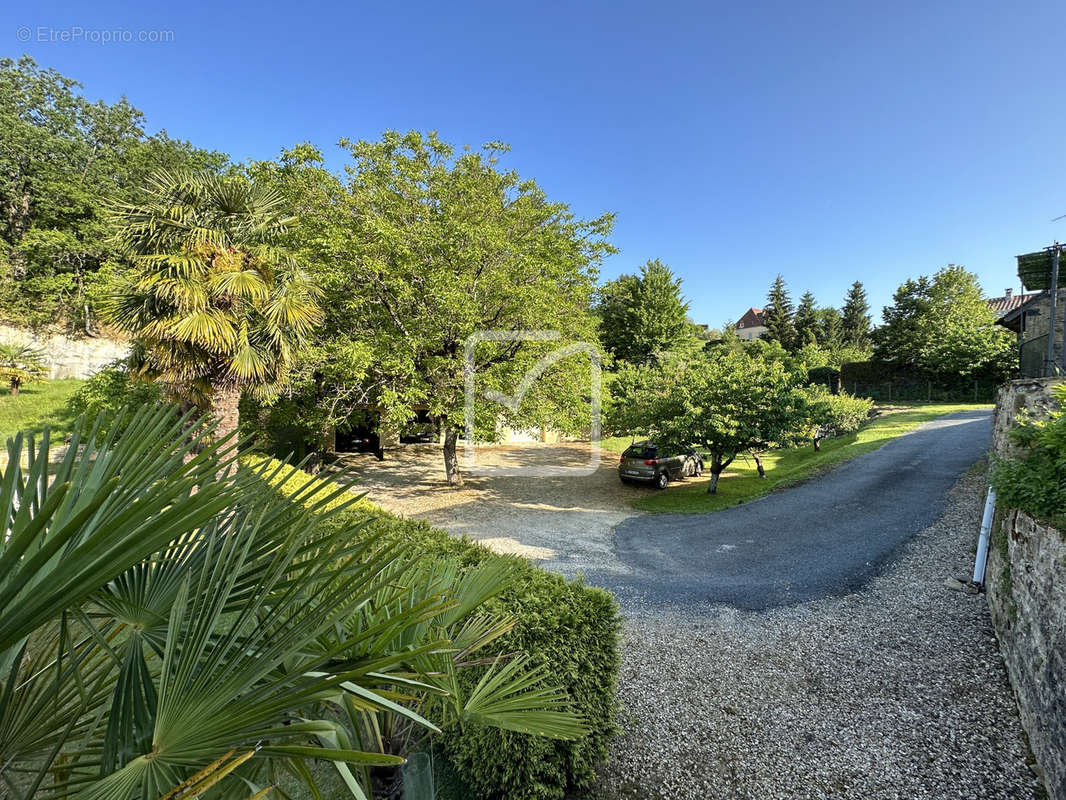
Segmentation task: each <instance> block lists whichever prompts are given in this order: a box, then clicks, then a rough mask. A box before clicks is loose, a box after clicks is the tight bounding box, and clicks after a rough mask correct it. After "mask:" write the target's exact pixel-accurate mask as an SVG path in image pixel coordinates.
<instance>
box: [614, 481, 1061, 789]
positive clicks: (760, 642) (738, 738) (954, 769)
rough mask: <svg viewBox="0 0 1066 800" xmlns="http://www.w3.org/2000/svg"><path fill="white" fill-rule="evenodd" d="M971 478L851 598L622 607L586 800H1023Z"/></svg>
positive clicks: (1012, 712)
mask: <svg viewBox="0 0 1066 800" xmlns="http://www.w3.org/2000/svg"><path fill="white" fill-rule="evenodd" d="M982 486H983V484H982V476H981V475H980V474H978V473H976V472H971V473H969V474H967V475H966V476H964V477H963V478H962V479H961V480H960V481H959V482H958V483H957V484H956V485H955V487H954V488H953V489H952V491H951V493H950V495H949V503H948V506H947V510H946V512H945V513H944V514H943V516H942V517H941V518H940V519H939V520H938V521H937V522H936V523H935V524H934V525H932V526H931V527H929V528H926V529H925V530H924V531H922V532H921V533H919V534H918V535H917V536H916V537H915V538H914V539H913V540H912V541H911V542H910V543H909V544H908V545H907V546H906V547H905V549H904V551H903V554H902V556H901V557H900V559H899V560H897V561H895V562H894V563H893V564H892V565H891V566H890V567H888V568H887V570H886V571H885V572H884V573H883V574H882V575H881V576H880V577H877V578H875V579H874V580H873V581H872V582H871V583H870V584H868V585H867V587H866V588H865V589H864V590H863V591H861V592H859V593H856V594H851V595H847V596H844V597H837V598H830V599H825V600H818V601H813V602H809V603H805V604H802V605H799V606H794V607H790V608H779V609H775V610H771V611H766V612H762V613H752V612H742V611H737V610H735V609H732V608H729V607H724V606H711V607H703V608H700V607H693V606H686V607H684V608H680V607H645V608H629V609H626V613H627V616H628V622H627V627H626V642H625V649H624V659H625V663H624V667H623V674H622V678H621V700H622V703H623V705H624V708H625V716H624V718H623V719H624V721H623V728H624V732H623V734H622V735H621V736H620V737H619V738H618V740H617V741H616V744H615V746H614V749H613V754H612V759H611V763H610V764H609V765H608V766H607V767H606V768H605V771H604V774H603V778H602V785H601V787H600V788H599V790H598V792H597V797H598V798H600V800H621V798H686V800H687V799H691V800H711V798H716V799H717V798H886V799H887V798H1012V799H1023V798H1036V797H1042V796H1043V795H1042V789H1041V788H1040V785H1039V782H1038V781H1037V779H1036V778H1035V777H1034V774H1033V773H1032V771H1031V770H1030V769H1029V767H1028V766H1027V763H1026V758H1027V755H1028V750H1027V747H1026V745H1025V742H1024V739H1023V733H1022V730H1021V726H1020V722H1019V720H1018V713H1017V710H1016V708H1015V704H1014V701H1013V698H1012V696H1011V692H1010V687H1009V685H1008V683H1007V677H1006V672H1005V670H1004V668H1003V665H1002V662H1001V660H1000V657H999V653H998V651H997V649H996V642H995V637H994V634H993V631H992V626H991V621H990V620H989V617H988V611H987V608H986V605H985V599H984V597H982V596H971V595H967V594H963V593H960V592H956V591H952V590H950V589H948V588H947V587H946V586H945V585H944V581H945V579H946V578H949V577H956V576H966V575H968V574H969V571H970V570H971V569H972V553H973V548H974V541H975V539H976V532H977V527H978V524H979V518H980V504H981V501H982V497H981V489H982Z"/></svg>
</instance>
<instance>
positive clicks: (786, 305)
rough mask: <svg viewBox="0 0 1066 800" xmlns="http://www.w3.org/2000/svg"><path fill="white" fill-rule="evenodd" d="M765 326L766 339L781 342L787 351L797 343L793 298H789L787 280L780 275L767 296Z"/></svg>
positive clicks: (764, 313) (764, 336) (764, 316)
mask: <svg viewBox="0 0 1066 800" xmlns="http://www.w3.org/2000/svg"><path fill="white" fill-rule="evenodd" d="M762 313H763V324H764V325H765V326H766V332H765V333H764V334H763V338H764V339H769V340H770V341H774V342H780V344H781V346H782V347H784V348H785V349H786V350H787V349H790V348H791V347H792V346H793V344H794V343H795V341H796V327H795V323H794V321H793V306H792V298H791V297H790V296H789V293H788V287H787V286H786V285H785V279H784V278H783V277H782V276H780V275H778V276H777V277H776V278H775V279H774V282H773V283H772V284H771V285H770V291H769V292H768V293H767V295H766V307H765V308H764V309H763V312H762Z"/></svg>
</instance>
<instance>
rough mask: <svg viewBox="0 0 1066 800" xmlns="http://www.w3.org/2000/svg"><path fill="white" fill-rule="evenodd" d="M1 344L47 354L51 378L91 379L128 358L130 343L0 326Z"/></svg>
mask: <svg viewBox="0 0 1066 800" xmlns="http://www.w3.org/2000/svg"><path fill="white" fill-rule="evenodd" d="M0 344H18V345H29V346H31V347H35V348H37V349H38V350H40V351H42V352H43V353H44V360H45V364H46V365H47V367H48V377H49V378H53V379H55V378H88V377H90V376H92V375H94V374H95V373H97V372H99V371H100V370H101V369H103V368H104V367H106V366H107V365H108V364H110V363H111V362H113V361H117V360H118V359H120V358H125V357H126V356H127V355H128V354H129V351H130V346H129V343H128V342H123V341H119V340H117V339H109V338H107V337H103V336H99V337H87V336H86V337H82V338H77V339H74V338H71V337H69V336H67V335H65V334H63V333H59V332H54V331H43V332H39V333H38V332H34V331H30V330H26V329H25V328H16V327H14V326H13V325H4V324H0Z"/></svg>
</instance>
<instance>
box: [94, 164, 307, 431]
mask: <svg viewBox="0 0 1066 800" xmlns="http://www.w3.org/2000/svg"><path fill="white" fill-rule="evenodd" d="M113 213H114V215H115V216H116V218H117V222H118V228H119V239H120V241H121V243H122V245H123V246H124V248H125V250H126V251H127V252H128V253H129V255H130V256H131V258H132V260H133V262H134V265H135V269H134V270H133V273H132V275H131V276H130V277H129V279H128V280H127V281H126V282H125V283H124V284H122V285H121V287H120V288H119V289H118V291H117V292H116V294H115V296H114V297H113V298H112V299H111V302H110V306H109V309H108V310H109V313H110V316H111V318H112V320H113V322H114V323H115V324H116V325H117V326H118V327H119V328H121V329H123V330H125V331H126V332H128V333H129V334H130V335H131V336H132V337H133V339H134V348H133V362H134V366H135V367H136V368H137V369H138V371H140V372H142V373H143V374H148V375H151V376H153V377H156V378H158V379H160V380H161V381H163V382H164V383H165V384H166V385H167V386H168V387H169V388H170V391H171V393H172V394H173V395H174V397H175V398H176V399H180V400H182V401H185V402H188V401H191V402H193V403H194V404H196V405H197V406H199V407H201V408H204V409H205V410H208V411H209V412H210V414H211V415H212V417H213V418H214V420H215V423H216V425H217V428H216V430H217V433H218V435H219V436H220V437H224V436H225V435H227V434H228V433H230V432H232V431H234V430H236V428H237V423H238V413H239V412H238V403H239V401H240V397H241V393H242V391H245V390H250V391H253V392H256V393H259V394H263V395H270V394H272V393H273V392H274V391H276V390H277V389H278V388H279V386H280V385H281V384H282V382H283V381H284V379H285V376H286V374H287V372H288V370H289V369H290V367H291V365H292V363H293V359H294V356H295V354H296V352H297V350H298V349H299V347H300V346H301V344H302V343H303V342H304V341H305V340H306V339H307V337H308V335H309V334H310V332H311V331H312V329H313V328H314V326H315V325H316V324H317V323H318V321H319V320H320V317H321V312H320V310H319V308H318V304H317V300H316V298H317V294H318V293H317V291H316V289H315V288H314V286H313V285H312V284H311V283H310V281H309V280H308V278H307V276H306V275H305V274H304V273H303V272H302V270H301V269H300V268H299V267H298V266H297V264H296V262H295V261H294V259H293V257H292V256H291V255H290V254H289V253H288V252H287V251H286V250H285V248H284V247H283V246H282V245H281V239H282V237H283V235H284V233H285V231H286V229H287V227H288V226H289V225H290V224H291V222H292V218H291V217H289V216H288V215H287V210H286V206H285V204H284V202H283V200H282V198H281V196H280V195H278V194H277V193H275V192H273V191H271V190H269V189H266V188H264V187H262V186H258V185H256V184H255V183H253V182H251V181H249V180H247V179H246V178H244V177H241V176H233V175H230V176H223V175H216V174H213V173H172V172H167V171H158V172H156V173H154V174H153V175H152V177H151V178H150V180H149V185H148V192H147V199H145V200H144V201H143V202H141V203H138V204H115V205H114V206H113Z"/></svg>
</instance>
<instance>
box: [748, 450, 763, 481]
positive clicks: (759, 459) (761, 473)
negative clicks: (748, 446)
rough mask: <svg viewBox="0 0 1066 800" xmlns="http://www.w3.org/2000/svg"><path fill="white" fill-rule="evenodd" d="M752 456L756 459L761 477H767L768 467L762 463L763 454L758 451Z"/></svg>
mask: <svg viewBox="0 0 1066 800" xmlns="http://www.w3.org/2000/svg"><path fill="white" fill-rule="evenodd" d="M751 457H752V458H754V459H755V469H756V470H757V471H758V473H759V477H760V478H765V477H766V467H764V466H763V465H762V456H760V455H759V454H758V453H752V454H751Z"/></svg>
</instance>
